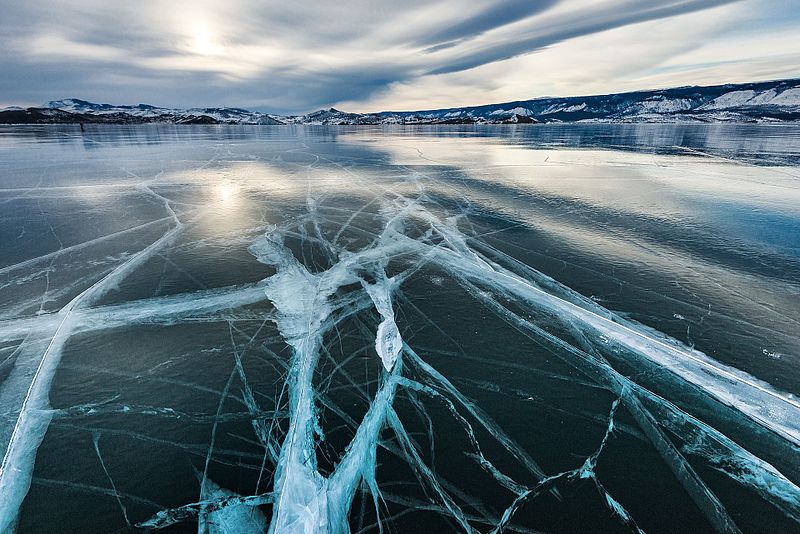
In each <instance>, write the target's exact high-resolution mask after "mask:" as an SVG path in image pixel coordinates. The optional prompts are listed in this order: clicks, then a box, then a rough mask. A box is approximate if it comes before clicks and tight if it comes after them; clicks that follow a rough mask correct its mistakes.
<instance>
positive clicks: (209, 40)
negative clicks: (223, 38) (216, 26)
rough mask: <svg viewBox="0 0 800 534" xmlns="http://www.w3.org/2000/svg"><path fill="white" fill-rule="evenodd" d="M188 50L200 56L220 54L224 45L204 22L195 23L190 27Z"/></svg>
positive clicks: (223, 51)
mask: <svg viewBox="0 0 800 534" xmlns="http://www.w3.org/2000/svg"><path fill="white" fill-rule="evenodd" d="M190 37H191V38H190V43H189V50H191V52H192V53H194V54H197V55H200V56H220V55H222V54H224V53H225V47H224V46H223V45H222V44H221V43H220V42H219V40H218V39H217V37H216V35H215V34H214V32H213V31H212V30H211V28H209V27H208V26H207V25H205V24H195V25H194V26H193V27H192V29H191V35H190Z"/></svg>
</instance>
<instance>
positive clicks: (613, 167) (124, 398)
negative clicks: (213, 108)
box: [0, 125, 800, 533]
mask: <svg viewBox="0 0 800 534" xmlns="http://www.w3.org/2000/svg"><path fill="white" fill-rule="evenodd" d="M0 220H2V224H0V412H2V414H0V442H1V443H2V447H0V448H1V449H2V450H3V451H4V454H5V456H4V460H3V464H2V471H0V531H2V532H6V531H10V530H12V529H15V528H16V530H17V531H18V532H20V533H30V532H136V531H140V530H147V529H151V528H163V531H165V532H195V531H198V528H199V529H200V531H202V532H212V533H215V532H262V531H267V530H268V529H271V530H272V531H274V532H304V531H305V532H318V531H325V530H326V529H327V530H328V531H330V532H347V531H348V530H349V531H351V532H378V531H379V525H381V526H382V527H383V529H384V531H388V532H445V531H465V530H474V531H478V532H493V531H505V532H628V531H634V532H636V531H637V530H638V529H641V530H643V531H645V532H707V531H709V532H710V531H722V532H737V531H742V532H797V530H798V528H800V489H798V485H799V484H800V450H798V444H800V401H799V400H798V399H797V395H798V394H800V337H799V336H798V332H800V127H797V126H787V125H760V126H755V125H708V126H704V125H702V126H668V125H564V126H539V125H536V126H518V127H505V126H498V127H455V126H454V127H447V128H436V127H418V128H356V127H320V128H293V127H189V126H182V127H175V126H154V125H148V126H120V127H114V126H103V127H100V126H97V127H95V126H94V125H90V126H89V127H87V132H86V133H84V134H81V132H80V131H79V129H78V128H73V127H70V126H63V127H62V126H47V127H3V128H0Z"/></svg>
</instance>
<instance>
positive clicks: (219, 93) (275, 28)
mask: <svg viewBox="0 0 800 534" xmlns="http://www.w3.org/2000/svg"><path fill="white" fill-rule="evenodd" d="M798 35H800V1H798V0H741V1H728V0H439V1H436V0H329V1H322V0H318V1H306V0H294V1H291V0H282V1H271V0H262V1H251V0H218V1H216V2H210V1H206V0H194V1H182V0H137V1H122V0H117V1H113V0H68V1H64V0H30V1H28V0H0V69H1V70H0V107H3V106H10V105H40V104H42V103H44V102H47V101H49V100H55V99H61V98H68V97H76V98H83V99H86V100H91V101H95V102H110V103H115V104H132V103H140V102H144V103H150V104H155V105H161V106H171V107H191V106H240V107H246V108H249V109H258V110H262V111H271V112H276V113H287V112H307V111H311V110H314V109H318V108H321V107H329V106H336V107H338V108H342V109H346V110H349V111H382V110H413V109H426V108H427V109H430V108H437V107H453V106H462V105H469V104H486V103H492V102H503V101H509V100H520V99H529V98H534V97H537V96H546V95H549V96H567V95H585V94H597V93H610V92H620V91H627V90H634V89H646V88H657V87H670V86H677V85H689V84H716V83H725V82H743V81H755V80H769V79H777V78H789V77H800V37H798Z"/></svg>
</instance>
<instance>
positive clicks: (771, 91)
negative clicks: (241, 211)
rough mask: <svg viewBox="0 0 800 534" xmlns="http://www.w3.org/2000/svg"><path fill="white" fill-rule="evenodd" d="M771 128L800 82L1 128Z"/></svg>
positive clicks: (798, 104) (39, 118) (33, 115)
mask: <svg viewBox="0 0 800 534" xmlns="http://www.w3.org/2000/svg"><path fill="white" fill-rule="evenodd" d="M578 121H580V122H656V123H660V122H663V123H682V122H773V121H800V79H793V80H780V81H773V82H757V83H746V84H727V85H716V86H709V87H694V86H692V87H677V88H672V89H658V90H652V91H636V92H631V93H617V94H610V95H594V96H576V97H556V98H536V99H533V100H523V101H516V102H506V103H502V104H489V105H483V106H470V107H461V108H448V109H434V110H426V111H384V112H380V113H348V112H344V111H339V110H338V109H335V108H329V109H322V110H319V111H315V112H313V113H309V114H307V115H292V116H281V115H273V114H267V113H261V112H257V111H248V110H246V109H241V108H190V109H173V108H161V107H157V106H151V105H148V104H137V105H132V106H116V105H111V104H95V103H92V102H87V101H85V100H79V99H76V98H70V99H66V100H55V101H52V102H48V103H47V104H45V105H44V106H42V107H39V108H27V109H22V108H6V109H2V110H0V123H76V122H91V123H122V124H125V123H145V122H163V123H174V124H306V125H325V124H354V125H365V124H497V123H537V122H578Z"/></svg>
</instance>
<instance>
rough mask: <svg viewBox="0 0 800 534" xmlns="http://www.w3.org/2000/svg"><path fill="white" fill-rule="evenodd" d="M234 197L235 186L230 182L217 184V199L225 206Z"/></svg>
mask: <svg viewBox="0 0 800 534" xmlns="http://www.w3.org/2000/svg"><path fill="white" fill-rule="evenodd" d="M235 196H236V185H235V184H232V183H230V182H222V183H220V184H217V197H218V198H219V200H220V201H222V202H223V203H225V204H229V203H230V202H231V201H233V199H234V197H235Z"/></svg>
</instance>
